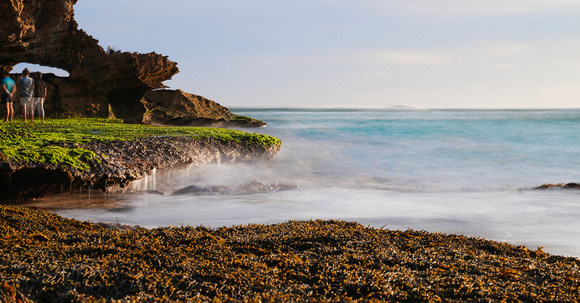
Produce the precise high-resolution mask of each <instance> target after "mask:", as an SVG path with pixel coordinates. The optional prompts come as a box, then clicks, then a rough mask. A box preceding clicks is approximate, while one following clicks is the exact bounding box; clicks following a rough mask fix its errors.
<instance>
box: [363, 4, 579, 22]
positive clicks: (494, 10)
mask: <svg viewBox="0 0 580 303" xmlns="http://www.w3.org/2000/svg"><path fill="white" fill-rule="evenodd" d="M364 3H365V4H366V5H369V6H372V7H375V8H376V7H378V8H381V9H384V10H385V11H388V12H392V13H398V14H401V13H402V14H421V15H427V16H430V17H433V18H437V17H459V18H461V17H478V16H496V15H518V14H527V13H537V12H553V11H567V10H569V9H570V8H571V7H576V8H578V7H579V5H580V1H579V0H474V1H465V0H442V1H432V0H407V1H372V0H371V1H365V2H364Z"/></svg>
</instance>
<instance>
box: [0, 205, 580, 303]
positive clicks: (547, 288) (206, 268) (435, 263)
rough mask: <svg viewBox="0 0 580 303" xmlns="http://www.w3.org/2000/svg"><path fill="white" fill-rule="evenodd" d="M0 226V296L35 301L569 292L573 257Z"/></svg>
mask: <svg viewBox="0 0 580 303" xmlns="http://www.w3.org/2000/svg"><path fill="white" fill-rule="evenodd" d="M0 231H1V234H0V241H1V246H0V247H2V250H1V251H0V258H1V260H2V262H0V268H1V270H0V284H2V285H1V286H0V295H3V296H4V297H5V300H6V301H4V302H10V301H9V299H10V298H11V296H12V297H14V298H16V296H18V295H19V292H20V294H21V295H23V296H24V297H26V298H28V299H31V300H33V301H35V302H385V301H388V302H577V300H578V298H579V297H580V293H579V289H580V260H579V259H576V258H571V257H562V256H555V255H550V254H548V253H546V252H544V251H542V249H541V248H538V249H528V248H526V247H523V246H519V247H516V246H513V245H509V244H506V243H499V242H494V241H488V240H484V239H480V238H470V237H465V236H460V235H446V234H439V233H428V232H424V231H412V230H407V231H394V230H386V229H375V228H369V227H364V226H362V225H360V224H357V223H354V222H343V221H291V222H287V223H281V224H274V225H247V226H234V227H230V228H225V227H224V228H217V229H212V228H207V227H190V226H182V227H164V228H156V229H144V228H140V227H133V228H126V227H116V226H108V225H102V224H101V225H99V224H91V223H88V222H81V221H78V220H71V219H65V218H63V217H60V216H58V215H55V214H51V213H48V212H45V211H42V210H38V209H25V208H18V207H13V206H0ZM6 298H8V299H6ZM14 302H16V300H14Z"/></svg>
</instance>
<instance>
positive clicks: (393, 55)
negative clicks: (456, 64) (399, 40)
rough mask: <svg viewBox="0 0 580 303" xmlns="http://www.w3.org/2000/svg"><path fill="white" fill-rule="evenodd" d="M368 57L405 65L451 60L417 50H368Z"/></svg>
mask: <svg viewBox="0 0 580 303" xmlns="http://www.w3.org/2000/svg"><path fill="white" fill-rule="evenodd" d="M369 57H370V58H374V59H375V60H377V61H378V62H382V63H388V64H395V65H407V66H424V65H433V64H446V63H451V62H453V58H452V57H450V56H446V55H440V54H437V53H433V52H427V51H418V50H386V51H375V52H370V53H369Z"/></svg>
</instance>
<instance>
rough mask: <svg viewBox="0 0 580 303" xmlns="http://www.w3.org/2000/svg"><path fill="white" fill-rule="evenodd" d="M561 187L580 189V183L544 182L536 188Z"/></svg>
mask: <svg viewBox="0 0 580 303" xmlns="http://www.w3.org/2000/svg"><path fill="white" fill-rule="evenodd" d="M559 188H574V189H579V188H580V184H578V183H557V184H550V183H545V184H542V185H540V186H538V187H536V188H534V189H559Z"/></svg>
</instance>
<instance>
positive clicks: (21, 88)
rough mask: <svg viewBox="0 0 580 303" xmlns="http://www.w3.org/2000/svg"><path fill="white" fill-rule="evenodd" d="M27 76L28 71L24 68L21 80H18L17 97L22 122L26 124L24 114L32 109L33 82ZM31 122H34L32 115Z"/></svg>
mask: <svg viewBox="0 0 580 303" xmlns="http://www.w3.org/2000/svg"><path fill="white" fill-rule="evenodd" d="M28 75H30V71H28V68H25V69H24V70H23V71H22V78H20V79H19V80H18V95H19V96H20V105H22V116H24V122H26V113H27V112H28V111H30V110H31V109H32V90H34V80H32V78H30V77H29V76H28ZM32 122H34V115H33V117H32Z"/></svg>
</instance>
